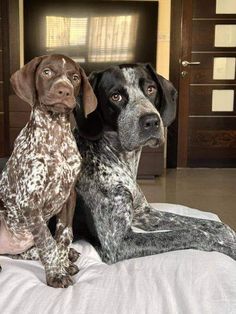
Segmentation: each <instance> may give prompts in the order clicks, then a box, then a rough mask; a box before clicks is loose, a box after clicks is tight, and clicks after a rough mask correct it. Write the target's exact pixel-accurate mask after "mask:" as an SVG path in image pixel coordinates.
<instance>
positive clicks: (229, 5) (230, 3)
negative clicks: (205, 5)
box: [216, 0, 236, 14]
mask: <svg viewBox="0 0 236 314" xmlns="http://www.w3.org/2000/svg"><path fill="white" fill-rule="evenodd" d="M235 13H236V1H235V0H216V14H235Z"/></svg>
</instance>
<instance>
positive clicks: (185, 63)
mask: <svg viewBox="0 0 236 314" xmlns="http://www.w3.org/2000/svg"><path fill="white" fill-rule="evenodd" d="M199 64H201V62H199V61H194V62H189V61H186V60H184V61H182V66H183V67H187V66H188V65H199Z"/></svg>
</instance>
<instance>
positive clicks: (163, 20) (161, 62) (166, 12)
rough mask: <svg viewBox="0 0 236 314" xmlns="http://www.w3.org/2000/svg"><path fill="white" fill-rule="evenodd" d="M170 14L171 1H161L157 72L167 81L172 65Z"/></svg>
mask: <svg viewBox="0 0 236 314" xmlns="http://www.w3.org/2000/svg"><path fill="white" fill-rule="evenodd" d="M170 12H171V0H159V16H158V37H157V71H158V73H159V74H161V75H163V76H164V77H165V78H167V79H168V78H169V63H170V58H169V54H170Z"/></svg>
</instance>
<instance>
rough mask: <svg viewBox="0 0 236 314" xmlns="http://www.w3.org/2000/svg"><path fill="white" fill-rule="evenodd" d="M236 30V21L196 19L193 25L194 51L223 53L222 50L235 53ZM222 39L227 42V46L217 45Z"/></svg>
mask: <svg viewBox="0 0 236 314" xmlns="http://www.w3.org/2000/svg"><path fill="white" fill-rule="evenodd" d="M235 29H236V21H235V20H229V21H227V20H222V19H220V20H218V19H215V20H202V19H201V18H199V19H197V18H196V19H195V20H193V24H192V51H222V48H224V49H223V50H224V51H235V47H234V45H235V40H236V35H235V36H234V33H235ZM222 33H223V35H224V36H222ZM232 35H233V36H232ZM220 38H221V40H225V41H226V44H225V45H222V46H219V43H218V44H217V42H219V39H220ZM216 40H218V41H216ZM215 41H216V42H215ZM230 43H231V45H230Z"/></svg>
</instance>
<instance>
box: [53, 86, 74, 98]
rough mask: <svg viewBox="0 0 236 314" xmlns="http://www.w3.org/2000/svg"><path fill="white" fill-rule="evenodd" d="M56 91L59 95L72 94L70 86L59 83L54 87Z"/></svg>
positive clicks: (66, 95)
mask: <svg viewBox="0 0 236 314" xmlns="http://www.w3.org/2000/svg"><path fill="white" fill-rule="evenodd" d="M56 93H57V95H58V96H60V97H70V96H72V89H71V88H70V86H66V85H60V86H57V88H56Z"/></svg>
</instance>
